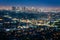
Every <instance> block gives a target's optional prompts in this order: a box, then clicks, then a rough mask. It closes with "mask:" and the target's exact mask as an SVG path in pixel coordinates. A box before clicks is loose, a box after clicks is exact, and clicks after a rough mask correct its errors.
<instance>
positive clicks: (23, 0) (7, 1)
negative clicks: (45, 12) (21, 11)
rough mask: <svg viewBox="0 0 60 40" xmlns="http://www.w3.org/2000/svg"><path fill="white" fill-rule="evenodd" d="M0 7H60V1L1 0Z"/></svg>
mask: <svg viewBox="0 0 60 40" xmlns="http://www.w3.org/2000/svg"><path fill="white" fill-rule="evenodd" d="M0 6H38V7H39V6H52V7H60V0H0Z"/></svg>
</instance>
